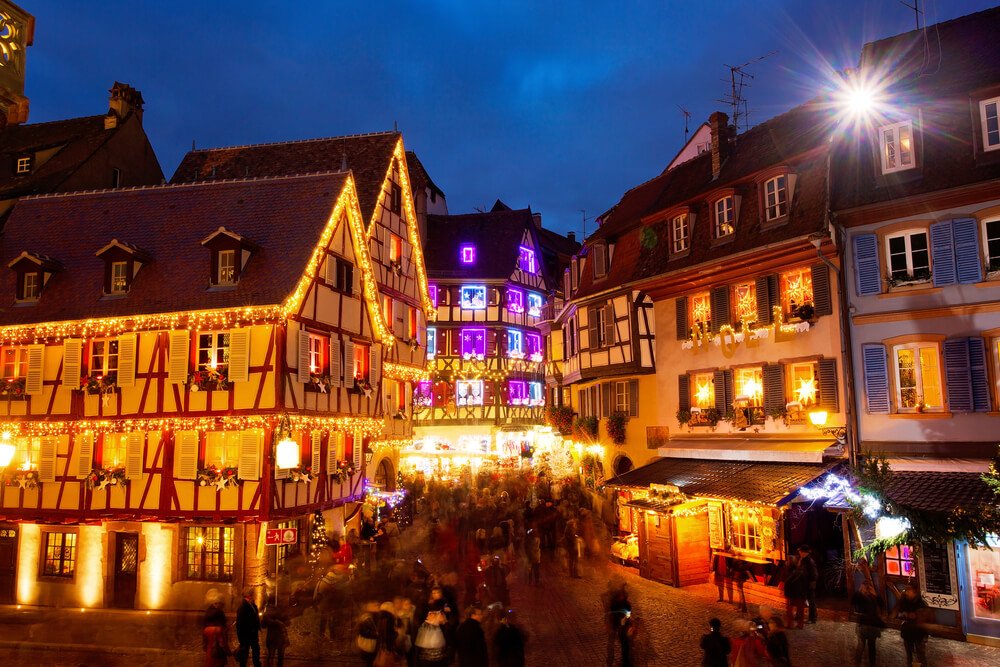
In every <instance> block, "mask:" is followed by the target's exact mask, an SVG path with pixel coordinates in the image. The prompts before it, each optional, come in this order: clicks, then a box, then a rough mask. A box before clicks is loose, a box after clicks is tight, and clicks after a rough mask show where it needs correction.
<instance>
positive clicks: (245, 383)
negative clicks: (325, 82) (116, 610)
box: [0, 172, 395, 609]
mask: <svg viewBox="0 0 1000 667" xmlns="http://www.w3.org/2000/svg"><path fill="white" fill-rule="evenodd" d="M375 280H376V274H375V267H374V266H373V263H372V261H371V259H370V257H369V253H368V245H367V234H366V230H365V227H364V223H363V220H362V217H361V213H360V209H359V207H358V194H357V190H356V186H355V182H354V178H353V176H352V174H351V173H350V172H340V173H320V174H312V175H303V176H295V177H279V178H268V179H242V180H226V181H217V182H209V183H193V184H182V185H168V186H160V187H147V188H134V189H123V190H113V191H98V192H87V193H75V194H66V195H52V196H42V197H33V198H26V199H24V200H22V201H21V202H19V203H18V205H17V207H16V209H15V211H14V212H13V213H12V215H11V217H10V219H9V221H8V224H7V227H6V229H5V243H4V247H3V270H2V276H0V295H2V296H0V299H2V303H3V309H2V311H0V312H2V322H3V325H2V326H0V359H2V360H3V365H2V370H0V375H2V380H3V381H2V382H0V387H2V388H3V394H2V396H0V422H2V425H0V431H2V438H3V440H4V443H3V444H5V445H11V444H12V445H14V447H15V453H14V457H13V460H12V461H11V463H10V465H9V466H8V467H7V469H6V470H5V471H4V485H3V486H2V487H0V522H2V523H0V526H2V533H0V534H2V535H3V536H4V537H3V539H5V540H7V541H8V546H9V545H13V548H14V549H15V551H16V553H17V558H16V559H15V560H14V561H13V566H12V567H11V568H9V569H5V570H3V571H0V594H2V595H3V596H4V598H3V600H2V601H3V602H15V601H16V602H18V603H26V604H40V605H61V606H80V607H84V608H86V607H101V606H104V607H111V606H115V607H126V608H141V609H184V608H194V609H197V608H201V607H202V606H203V604H204V600H205V595H206V593H207V592H208V591H209V590H210V589H213V588H214V589H216V591H218V592H219V593H221V595H222V598H223V600H224V601H227V602H230V603H232V602H233V601H238V600H239V597H240V594H241V591H242V589H243V588H244V587H245V586H256V585H260V584H261V583H262V582H263V577H264V574H265V572H273V571H274V567H275V566H276V565H280V564H281V561H282V560H283V559H284V558H285V557H286V556H287V555H288V553H289V552H290V551H294V550H296V549H300V550H301V549H305V547H306V539H307V536H308V535H309V533H310V530H309V528H310V527H311V525H310V521H309V519H310V517H311V516H312V514H313V513H315V512H325V513H326V515H327V516H328V518H329V519H332V522H328V525H329V523H333V524H334V526H335V527H339V526H337V523H338V522H339V521H340V520H341V517H342V516H343V515H342V513H340V512H338V511H335V508H338V507H341V506H343V505H344V504H345V503H348V502H351V501H357V500H359V499H360V498H361V496H362V494H363V480H364V472H363V470H362V466H363V462H364V451H365V448H366V446H370V445H368V443H370V442H371V441H372V440H373V439H375V438H376V437H381V436H382V434H383V433H384V429H385V422H384V419H383V413H384V408H383V394H382V392H381V391H380V389H381V387H382V377H383V373H382V370H383V369H384V367H385V364H386V363H387V362H386V359H391V358H392V356H391V355H392V346H393V344H394V342H395V338H394V336H393V334H392V331H391V330H390V328H389V325H388V323H387V322H386V321H385V320H384V317H383V310H382V308H381V307H380V301H379V299H380V294H379V291H378V287H377V285H376V282H375ZM289 441H291V443H294V444H290V442H289ZM279 442H282V443H283V444H282V446H283V447H285V448H286V449H287V448H289V447H290V448H291V449H292V450H293V451H295V450H297V451H298V453H299V455H300V456H299V460H300V463H299V465H298V466H296V467H288V468H284V467H282V468H279V467H278V465H277V462H276V459H275V454H276V448H277V447H278V443H279ZM282 465H288V464H284V463H283V464H282ZM265 525H267V526H270V527H282V528H287V527H297V528H298V529H299V531H298V536H299V537H298V540H299V541H298V542H297V543H294V544H291V545H289V546H288V547H287V548H282V550H281V551H280V552H277V553H275V552H274V549H275V548H274V547H267V548H266V549H265V547H264V542H263V539H262V534H261V531H262V528H263V527H264V526H265ZM276 559H277V561H278V562H276Z"/></svg>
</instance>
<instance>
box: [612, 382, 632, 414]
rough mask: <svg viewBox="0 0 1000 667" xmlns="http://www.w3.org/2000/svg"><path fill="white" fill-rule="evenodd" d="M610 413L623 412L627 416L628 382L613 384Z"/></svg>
mask: <svg viewBox="0 0 1000 667" xmlns="http://www.w3.org/2000/svg"><path fill="white" fill-rule="evenodd" d="M612 401H613V402H612V411H614V412H624V413H625V414H628V409H629V405H628V382H615V383H614V396H613V397H612Z"/></svg>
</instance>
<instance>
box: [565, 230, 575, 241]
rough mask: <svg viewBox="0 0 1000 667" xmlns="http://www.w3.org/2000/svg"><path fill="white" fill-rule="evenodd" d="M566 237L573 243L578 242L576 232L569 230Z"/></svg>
mask: <svg viewBox="0 0 1000 667" xmlns="http://www.w3.org/2000/svg"><path fill="white" fill-rule="evenodd" d="M566 238H568V239H569V240H570V241H572V242H573V243H576V232H569V233H568V234H566Z"/></svg>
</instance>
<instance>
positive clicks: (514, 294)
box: [507, 287, 524, 313]
mask: <svg viewBox="0 0 1000 667" xmlns="http://www.w3.org/2000/svg"><path fill="white" fill-rule="evenodd" d="M507 310H509V311H510V312H512V313H523V312H524V292H523V291H521V290H519V289H516V288H514V287H508V288H507Z"/></svg>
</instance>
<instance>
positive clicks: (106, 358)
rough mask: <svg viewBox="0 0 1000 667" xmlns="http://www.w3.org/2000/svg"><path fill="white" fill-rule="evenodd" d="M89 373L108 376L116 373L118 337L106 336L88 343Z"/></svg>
mask: <svg viewBox="0 0 1000 667" xmlns="http://www.w3.org/2000/svg"><path fill="white" fill-rule="evenodd" d="M89 371H90V374H91V375H100V376H103V377H109V376H111V375H116V374H117V373H118V339H117V338H106V339H104V340H95V341H91V343H90V367H89Z"/></svg>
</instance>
